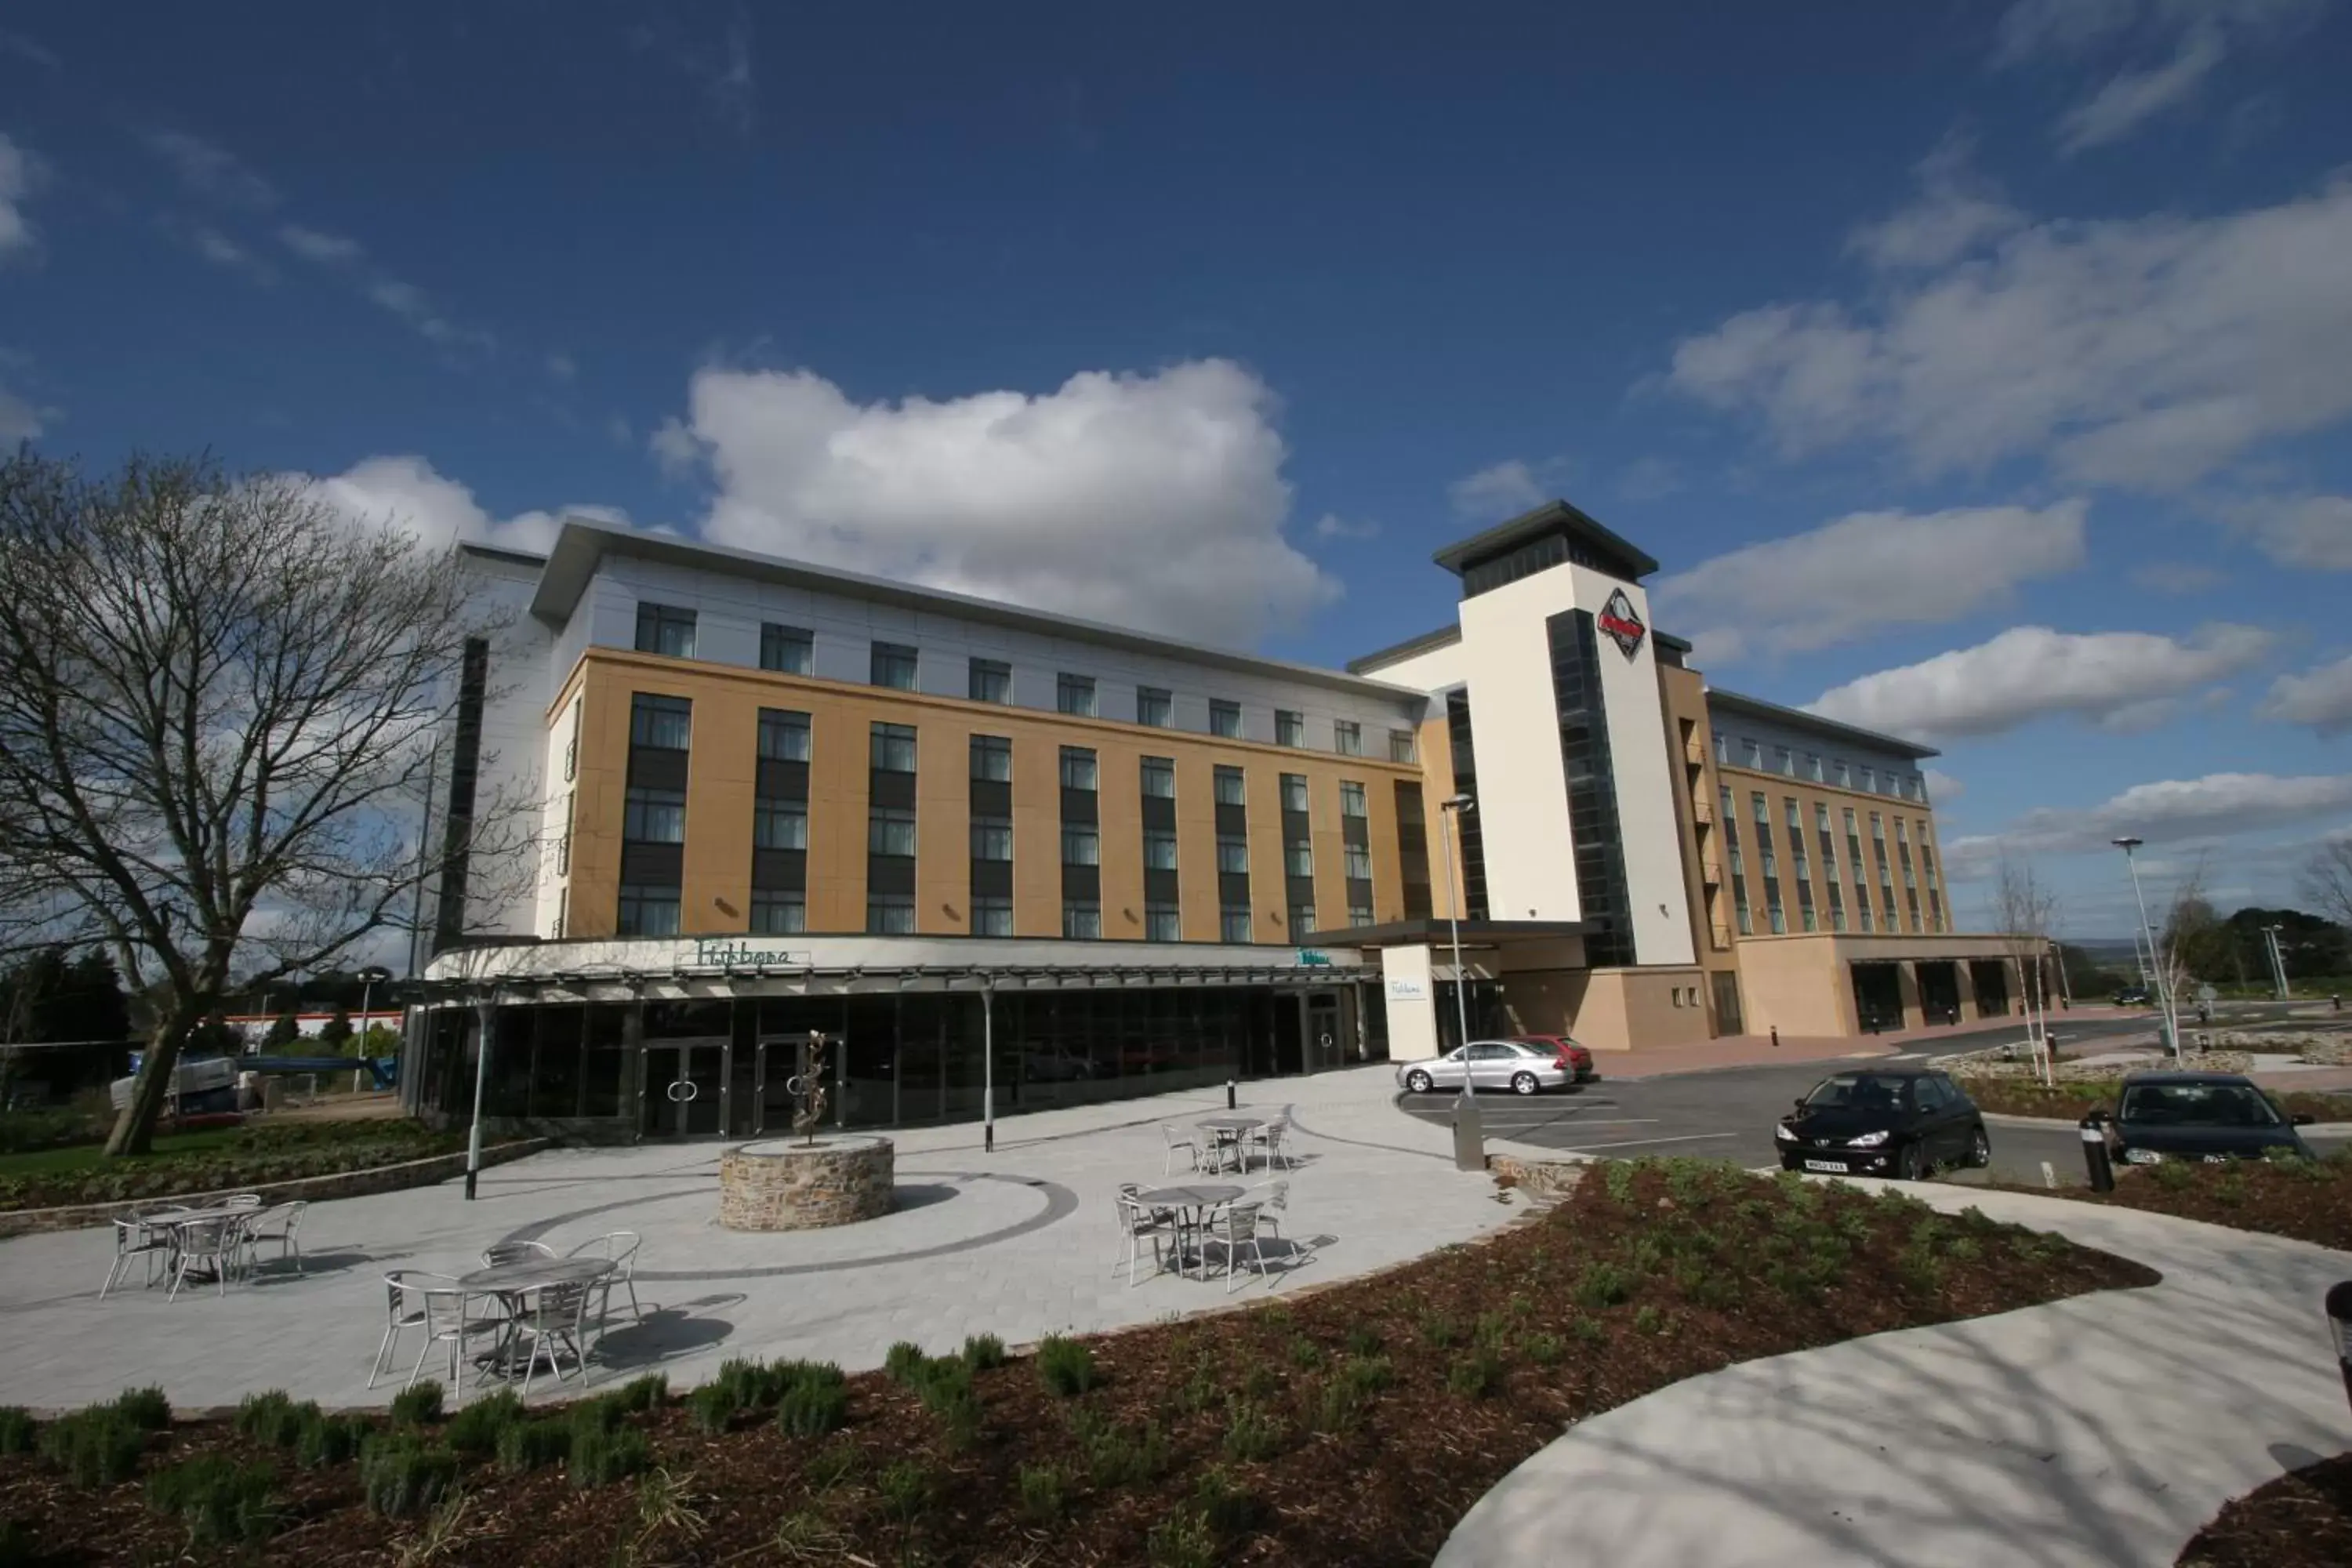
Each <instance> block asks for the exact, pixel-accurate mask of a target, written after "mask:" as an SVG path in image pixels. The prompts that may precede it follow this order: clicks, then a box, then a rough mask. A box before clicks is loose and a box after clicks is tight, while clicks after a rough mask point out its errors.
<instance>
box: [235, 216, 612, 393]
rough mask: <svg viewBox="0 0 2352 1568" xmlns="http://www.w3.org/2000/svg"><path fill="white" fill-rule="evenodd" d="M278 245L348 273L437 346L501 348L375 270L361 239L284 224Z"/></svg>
mask: <svg viewBox="0 0 2352 1568" xmlns="http://www.w3.org/2000/svg"><path fill="white" fill-rule="evenodd" d="M278 243H279V244H280V245H283V246H284V247H286V248H287V249H289V250H290V251H292V252H293V253H294V254H295V255H297V256H299V257H300V258H302V259H303V260H305V261H309V262H311V263H314V264H315V265H317V266H320V267H323V268H329V269H330V270H331V271H335V272H339V273H341V274H342V275H343V276H344V277H345V278H347V279H350V281H351V282H352V286H353V287H355V288H357V289H359V291H360V293H361V294H362V296H363V297H364V298H365V299H366V300H367V301H368V303H370V304H372V305H373V306H375V307H376V309H378V310H382V311H383V312H384V313H385V314H387V315H389V316H392V317H394V319H396V320H397V321H401V322H402V323H403V324H404V325H405V326H407V327H409V328H410V329H411V330H413V331H415V333H416V334H417V336H419V337H421V338H423V339H424V340H425V342H429V343H431V344H433V345H434V346H435V347H436V348H442V349H447V350H450V351H452V352H455V351H457V350H470V351H475V352H488V350H490V349H492V348H495V347H496V346H497V343H498V340H497V339H496V338H494V337H492V336H491V335H490V334H489V333H488V332H487V331H482V330H481V329H480V328H478V327H470V326H467V325H465V324H464V323H462V322H460V321H453V320H452V319H451V318H450V317H449V316H447V315H446V314H445V313H444V312H443V311H442V310H440V308H439V307H438V306H436V305H435V304H434V302H433V300H431V298H430V297H429V296H427V295H426V294H425V290H424V289H420V288H418V287H417V286H416V285H415V284H414V283H411V282H408V281H406V280H404V279H400V278H395V277H394V276H393V275H392V274H391V273H389V272H386V271H383V270H382V269H381V268H372V267H371V266H369V264H368V260H369V258H368V252H367V247H365V246H363V245H362V244H361V243H360V242H359V241H358V240H356V239H352V238H351V237H348V236H346V235H340V234H330V233H328V232H326V231H325V230H323V229H316V228H309V227H306V226H303V225H301V224H299V223H289V224H281V225H279V226H278ZM558 361H561V362H562V363H564V364H566V365H569V364H570V363H572V362H571V361H569V360H565V359H563V357H562V355H560V354H558V355H553V356H551V358H550V360H549V363H548V367H549V370H550V371H551V372H553V370H554V368H555V364H556V363H557V362H558ZM558 379H562V378H561V377H560V376H559V378H558Z"/></svg>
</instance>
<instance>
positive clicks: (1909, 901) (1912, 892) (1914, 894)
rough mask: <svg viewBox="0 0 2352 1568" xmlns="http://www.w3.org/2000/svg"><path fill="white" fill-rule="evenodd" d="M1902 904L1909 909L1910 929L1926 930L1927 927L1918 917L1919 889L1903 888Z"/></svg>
mask: <svg viewBox="0 0 2352 1568" xmlns="http://www.w3.org/2000/svg"><path fill="white" fill-rule="evenodd" d="M1903 904H1904V907H1905V908H1906V909H1907V910H1910V911H1911V929H1912V930H1913V931H1926V930H1927V926H1926V925H1925V924H1924V923H1922V922H1921V921H1920V919H1919V889H1916V888H1906V889H1903Z"/></svg>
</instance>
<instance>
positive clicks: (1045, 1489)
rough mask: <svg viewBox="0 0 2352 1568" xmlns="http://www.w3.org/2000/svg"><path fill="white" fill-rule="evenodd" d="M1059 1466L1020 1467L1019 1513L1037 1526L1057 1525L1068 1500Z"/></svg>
mask: <svg viewBox="0 0 2352 1568" xmlns="http://www.w3.org/2000/svg"><path fill="white" fill-rule="evenodd" d="M1064 1492H1065V1488H1064V1484H1063V1480H1062V1468H1061V1467H1060V1466H1059V1465H1054V1464H1045V1465H1024V1466H1022V1467H1021V1511H1022V1512H1023V1513H1024V1514H1025V1515H1027V1516H1028V1518H1029V1519H1030V1520H1031V1521H1034V1522H1035V1523H1038V1524H1058V1523H1060V1522H1061V1519H1062V1510H1063V1509H1064V1507H1066V1504H1067V1502H1068V1499H1067V1498H1066V1496H1065V1495H1064Z"/></svg>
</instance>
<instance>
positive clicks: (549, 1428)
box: [498, 1415, 576, 1476]
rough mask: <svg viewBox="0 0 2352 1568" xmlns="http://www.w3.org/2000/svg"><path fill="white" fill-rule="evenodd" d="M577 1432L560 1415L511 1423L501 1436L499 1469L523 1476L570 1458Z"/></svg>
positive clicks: (501, 1431)
mask: <svg viewBox="0 0 2352 1568" xmlns="http://www.w3.org/2000/svg"><path fill="white" fill-rule="evenodd" d="M574 1430H576V1428H575V1426H574V1425H573V1424H572V1422H570V1421H567V1420H565V1419H563V1418H562V1416H560V1415H557V1416H543V1417H541V1418H539V1419H536V1420H527V1421H516V1422H511V1423H509V1425H508V1426H505V1427H504V1428H502V1429H501V1430H500V1431H499V1449H498V1455H499V1469H501V1470H503V1471H505V1472H506V1473H507V1474H508V1475H510V1476H519V1475H521V1474H523V1473H525V1472H526V1471H530V1470H537V1469H543V1468H546V1467H547V1466H549V1465H552V1464H554V1463H556V1462H557V1461H558V1460H561V1459H565V1458H570V1457H571V1454H572V1432H573V1431H574Z"/></svg>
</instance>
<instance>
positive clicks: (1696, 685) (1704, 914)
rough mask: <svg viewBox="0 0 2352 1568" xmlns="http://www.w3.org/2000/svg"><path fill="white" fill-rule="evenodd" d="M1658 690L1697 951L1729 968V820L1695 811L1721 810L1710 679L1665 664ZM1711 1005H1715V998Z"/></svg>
mask: <svg viewBox="0 0 2352 1568" xmlns="http://www.w3.org/2000/svg"><path fill="white" fill-rule="evenodd" d="M1658 689H1659V693H1660V696H1661V697H1662V698H1663V699H1664V710H1665V726H1666V752H1667V755H1668V757H1669V758H1670V759H1671V761H1672V763H1673V766H1674V773H1675V779H1676V781H1677V783H1678V784H1680V785H1681V786H1682V794H1681V795H1680V796H1679V797H1678V798H1677V799H1676V800H1675V825H1676V826H1677V827H1678V828H1679V829H1680V831H1681V837H1682V850H1683V888H1684V891H1685V894H1686V895H1687V897H1688V898H1689V900H1690V910H1691V946H1692V951H1693V952H1696V953H1697V954H1698V960H1699V963H1700V966H1701V967H1702V968H1705V969H1708V970H1717V969H1729V968H1732V967H1733V966H1734V964H1735V963H1737V960H1736V959H1735V958H1734V956H1733V953H1732V950H1731V948H1730V947H1729V946H1725V947H1723V948H1721V949H1717V946H1716V945H1715V935H1714V933H1715V931H1716V929H1717V927H1718V926H1719V927H1720V928H1721V929H1722V930H1723V931H1725V932H1726V933H1727V940H1728V942H1738V932H1737V931H1736V930H1735V927H1736V924H1737V921H1735V920H1734V918H1733V914H1732V908H1731V887H1730V881H1729V878H1730V870H1729V866H1728V859H1729V858H1728V856H1727V854H1726V853H1725V851H1724V848H1723V825H1722V824H1721V823H1720V822H1710V823H1708V824H1706V826H1701V825H1700V824H1699V822H1698V821H1697V819H1696V815H1695V814H1694V812H1693V810H1692V807H1693V805H1694V804H1695V803H1696V802H1697V801H1704V802H1706V806H1707V810H1708V812H1709V815H1710V816H1713V815H1716V812H1717V795H1718V786H1717V780H1716V773H1715V760H1714V758H1715V749H1714V739H1713V735H1712V733H1711V731H1710V730H1709V727H1708V722H1707V716H1706V681H1705V680H1704V679H1702V678H1701V677H1700V675H1699V673H1698V672H1697V671H1696V670H1692V669H1678V668H1675V667H1674V666H1672V665H1665V664H1662V665H1660V666H1659V667H1658ZM1685 722H1687V723H1689V724H1690V726H1691V736H1690V738H1691V742H1693V743H1695V744H1696V746H1697V748H1698V755H1699V762H1698V763H1697V764H1696V770H1697V771H1696V781H1695V782H1694V779H1693V772H1692V769H1693V764H1692V763H1691V761H1690V757H1689V753H1688V752H1687V751H1685V744H1684V741H1683V733H1682V727H1683V725H1684V724H1685ZM1708 860H1713V861H1714V862H1715V863H1716V868H1717V874H1718V875H1719V876H1720V877H1721V878H1722V879H1723V880H1722V881H1720V882H1719V883H1718V884H1717V887H1716V888H1715V889H1714V894H1713V897H1712V899H1711V900H1710V898H1709V896H1708V890H1707V888H1706V876H1705V874H1704V872H1705V866H1706V862H1707V861H1708ZM1707 1005H1708V1007H1709V1008H1712V1007H1713V1005H1714V1003H1713V1001H1712V1000H1711V999H1710V1000H1709V1001H1708V1003H1707Z"/></svg>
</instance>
